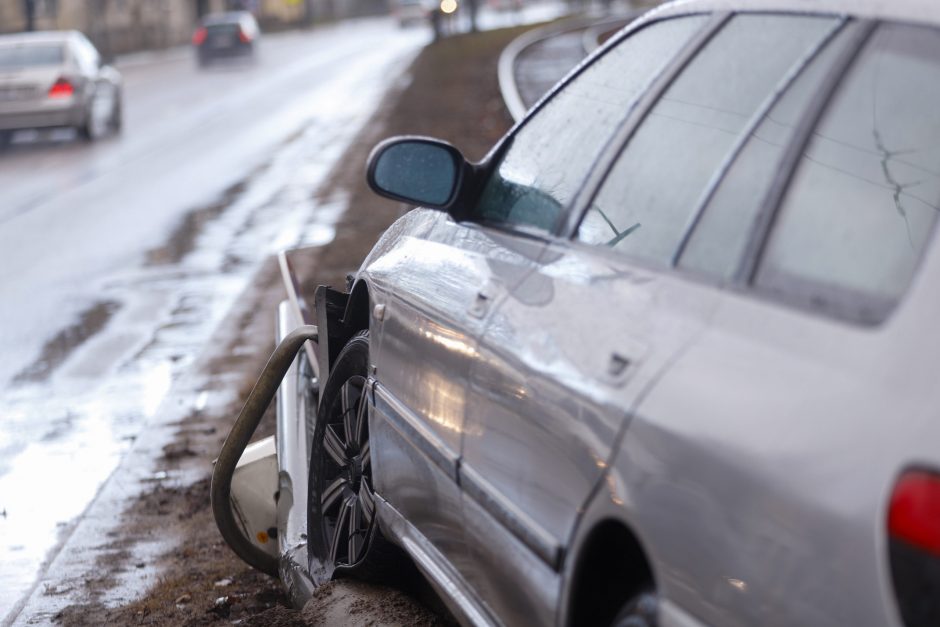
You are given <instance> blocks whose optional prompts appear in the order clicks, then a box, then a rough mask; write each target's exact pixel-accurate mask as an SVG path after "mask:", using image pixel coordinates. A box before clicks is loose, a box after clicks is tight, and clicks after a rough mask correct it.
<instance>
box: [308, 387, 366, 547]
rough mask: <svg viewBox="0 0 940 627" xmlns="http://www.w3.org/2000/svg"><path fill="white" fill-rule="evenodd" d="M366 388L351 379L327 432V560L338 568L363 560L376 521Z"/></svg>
mask: <svg viewBox="0 0 940 627" xmlns="http://www.w3.org/2000/svg"><path fill="white" fill-rule="evenodd" d="M365 384H366V380H365V378H364V377H361V376H352V377H350V378H349V379H347V380H346V382H345V383H344V384H343V386H342V388H341V389H340V393H339V395H338V399H336V402H334V403H333V407H331V408H330V413H329V415H328V422H327V423H326V425H325V429H324V433H323V440H322V449H321V452H322V454H323V458H324V462H325V463H324V464H323V466H322V470H323V472H322V473H320V476H319V478H318V480H319V482H320V486H319V487H320V489H319V490H318V492H319V498H320V512H321V516H322V519H321V520H322V522H323V533H324V535H325V538H324V539H325V540H326V544H327V546H328V547H329V548H328V551H329V554H328V558H329V560H330V562H332V563H333V564H334V565H336V566H353V565H355V564H356V563H357V562H359V561H360V560H361V559H362V557H363V556H364V555H365V552H366V549H367V548H368V542H369V535H370V533H371V530H372V523H373V521H374V519H375V498H374V493H373V491H372V465H371V458H370V452H369V420H368V403H367V402H366V396H365V393H364V391H365Z"/></svg>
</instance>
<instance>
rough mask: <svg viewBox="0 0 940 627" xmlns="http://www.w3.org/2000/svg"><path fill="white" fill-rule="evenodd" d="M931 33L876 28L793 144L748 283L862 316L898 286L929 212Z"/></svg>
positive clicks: (877, 311)
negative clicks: (806, 137) (803, 143)
mask: <svg viewBox="0 0 940 627" xmlns="http://www.w3.org/2000/svg"><path fill="white" fill-rule="evenodd" d="M938 60H940V32H938V31H936V30H934V29H929V28H921V27H913V26H901V25H885V26H881V27H880V28H879V29H878V31H876V32H875V34H874V35H873V37H872V39H871V40H870V41H869V43H868V45H867V46H866V48H865V50H864V51H863V52H862V54H861V55H860V57H859V58H858V59H857V61H856V63H855V65H854V68H853V70H852V71H851V72H850V73H849V75H848V77H847V78H846V80H845V82H844V84H843V85H842V86H841V88H840V89H839V91H838V93H837V95H836V97H835V99H834V101H833V102H832V104H831V106H830V107H829V110H828V111H827V113H826V114H825V115H824V117H823V119H822V121H821V123H820V124H819V126H818V128H817V129H816V132H815V134H814V136H813V139H812V140H811V142H810V144H809V145H808V146H807V148H806V149H805V151H804V154H803V158H802V161H801V162H800V164H799V166H798V168H797V170H796V172H795V174H794V178H793V181H792V183H791V185H790V189H789V191H788V193H787V195H786V197H785V198H784V201H783V204H782V206H781V208H780V211H779V213H778V215H777V217H776V221H775V223H774V225H773V226H772V229H771V231H770V235H769V239H768V242H767V245H766V248H765V252H764V255H763V257H762V259H761V262H760V264H759V265H758V268H757V272H756V275H755V285H756V286H757V287H758V288H760V289H762V290H765V291H770V292H772V293H780V294H782V295H784V296H785V297H786V298H788V299H793V298H796V299H797V300H799V301H801V302H803V303H804V304H806V305H809V306H811V307H814V308H820V309H824V310H828V311H831V312H833V313H835V314H837V315H841V316H844V317H849V318H853V319H857V320H859V321H862V322H878V321H880V320H882V319H883V318H884V317H885V316H886V315H887V313H888V312H889V311H890V309H891V307H892V306H893V305H894V303H896V302H897V301H898V299H899V298H900V297H901V295H902V294H903V293H904V291H905V290H906V289H907V287H908V285H909V283H910V281H911V278H912V276H913V274H914V272H915V270H916V268H917V265H918V263H919V261H920V258H921V256H922V254H923V251H924V249H925V248H926V246H927V243H928V241H929V240H930V237H931V235H932V231H933V228H934V224H935V222H936V217H937V211H938V210H940V209H938V207H940V63H938Z"/></svg>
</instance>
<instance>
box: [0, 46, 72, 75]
mask: <svg viewBox="0 0 940 627" xmlns="http://www.w3.org/2000/svg"><path fill="white" fill-rule="evenodd" d="M64 60H65V50H64V48H63V46H62V45H61V44H14V45H12V46H2V47H0V69H4V70H16V69H22V68H30V67H42V66H46V65H62V63H63V61H64Z"/></svg>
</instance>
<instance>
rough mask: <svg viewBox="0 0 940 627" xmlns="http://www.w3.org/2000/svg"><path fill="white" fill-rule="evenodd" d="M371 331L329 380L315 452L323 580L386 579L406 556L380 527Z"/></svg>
mask: <svg viewBox="0 0 940 627" xmlns="http://www.w3.org/2000/svg"><path fill="white" fill-rule="evenodd" d="M368 366H369V333H368V331H362V332H361V333H359V334H357V335H355V336H353V338H352V339H351V340H349V342H348V343H347V344H346V346H345V347H344V348H343V350H342V351H341V352H340V354H339V356H338V357H337V359H336V364H335V365H334V367H333V370H332V372H330V375H329V377H328V379H327V381H326V385H325V386H324V388H323V391H322V395H321V398H320V408H319V410H318V412H317V424H316V428H315V429H314V435H313V445H312V449H311V454H310V481H309V484H308V485H309V498H308V507H309V515H308V517H307V539H308V540H307V541H308V548H309V556H310V573H311V575H313V577H314V579H315V580H316V581H317V583H318V584H320V583H324V582H325V581H327V580H329V579H332V578H334V576H336V575H339V574H350V575H355V576H357V577H360V578H364V579H373V580H375V579H384V578H386V577H387V576H388V575H390V574H392V573H393V572H394V571H395V570H396V569H397V567H398V564H399V563H400V560H401V553H400V552H399V551H398V549H397V548H396V547H394V546H393V545H391V544H390V543H388V541H386V540H385V539H384V538H383V537H382V534H381V532H380V531H379V529H378V527H377V525H376V509H375V498H376V497H375V493H374V491H373V483H372V463H371V461H372V460H371V454H370V442H369V415H368V414H369V412H368V403H367V402H366V383H367V373H368Z"/></svg>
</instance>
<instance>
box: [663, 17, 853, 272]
mask: <svg viewBox="0 0 940 627" xmlns="http://www.w3.org/2000/svg"><path fill="white" fill-rule="evenodd" d="M845 34H846V33H845V31H842V32H840V33H839V34H838V35H837V36H836V37H835V38H834V40H833V41H831V42H829V43H828V44H827V45H826V47H825V48H823V49H822V50H821V51H820V52H819V54H818V55H817V56H816V57H815V58H814V59H813V60H812V62H811V64H810V65H809V66H808V67H806V68H804V69H803V71H802V72H800V74H799V76H798V77H797V78H796V80H795V81H794V82H793V84H792V86H791V87H790V89H789V90H788V91H787V92H786V93H785V94H784V95H783V96H782V97H781V98H780V100H779V101H778V102H777V103H776V104H775V105H774V107H773V108H772V109H771V110H770V111H769V113H768V114H767V115H766V116H765V117H764V119H763V120H762V121H761V123H760V125H759V126H757V127H756V128H755V130H754V132H753V133H752V134H751V136H750V138H749V139H748V141H747V143H746V144H745V145H744V148H743V149H742V150H741V152H740V153H739V154H738V155H737V157H735V161H734V166H733V167H732V168H731V170H730V171H729V172H728V174H727V175H726V176H725V178H724V180H723V181H722V182H721V184H720V186H719V187H718V189H717V191H716V192H715V194H714V196H713V197H712V198H711V202H710V203H709V204H708V207H707V208H706V209H705V211H704V213H703V214H702V216H701V219H700V221H699V223H698V225H697V226H696V228H695V231H693V233H692V236H691V238H690V239H689V241H688V245H687V246H686V247H685V250H684V252H683V254H682V257H681V258H680V259H679V267H680V268H682V269H684V270H689V271H692V272H695V273H697V274H702V275H707V276H711V277H713V278H716V279H719V280H721V281H722V282H725V281H731V280H732V279H733V278H735V275H736V274H737V272H738V271H739V266H740V264H741V261H742V258H743V257H744V254H745V249H746V247H747V244H748V241H749V239H750V237H751V235H752V233H753V230H754V228H755V222H756V221H757V218H758V212H759V211H760V209H761V207H762V204H763V201H764V197H765V195H766V193H767V190H768V189H769V188H770V187H771V184H772V183H773V181H774V180H775V179H776V177H777V176H778V175H779V173H780V169H781V167H782V163H783V158H784V154H785V153H786V150H787V148H788V147H789V145H790V143H791V142H792V141H793V137H794V134H795V133H796V131H797V127H798V126H799V123H800V120H801V119H802V118H803V116H804V114H805V112H806V109H807V107H809V106H810V105H811V103H812V102H813V98H814V97H815V96H816V94H817V93H818V92H819V91H820V89H822V88H823V87H824V85H825V83H826V81H827V80H828V77H829V74H830V72H831V68H832V65H833V63H834V62H835V61H836V60H837V59H838V57H839V56H840V55H842V54H845V53H846V47H847V46H850V45H852V41H853V40H852V39H851V38H850V37H845V36H844V35H845Z"/></svg>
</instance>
